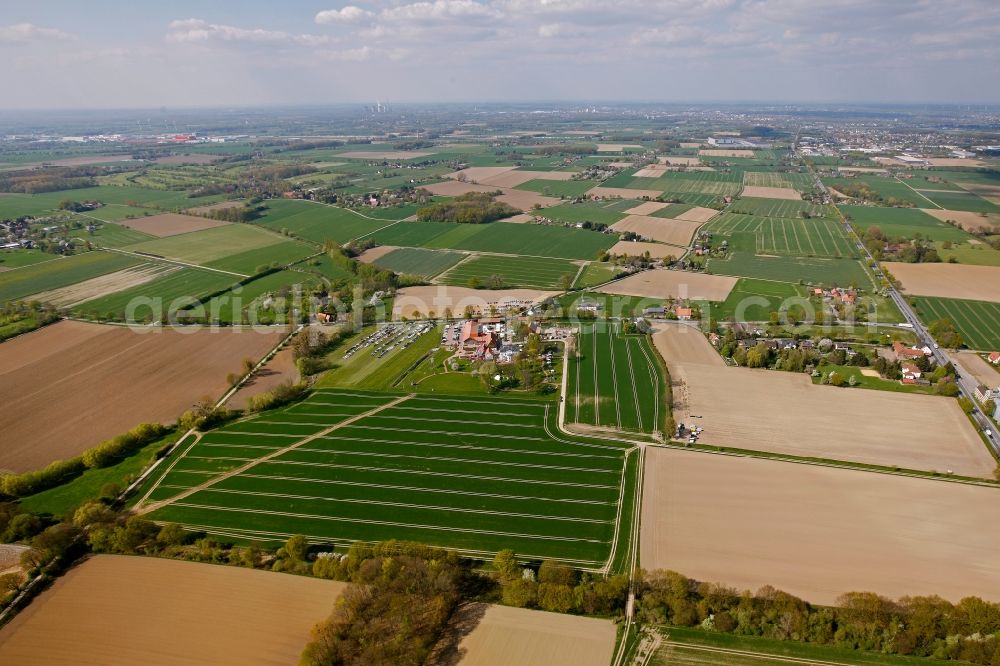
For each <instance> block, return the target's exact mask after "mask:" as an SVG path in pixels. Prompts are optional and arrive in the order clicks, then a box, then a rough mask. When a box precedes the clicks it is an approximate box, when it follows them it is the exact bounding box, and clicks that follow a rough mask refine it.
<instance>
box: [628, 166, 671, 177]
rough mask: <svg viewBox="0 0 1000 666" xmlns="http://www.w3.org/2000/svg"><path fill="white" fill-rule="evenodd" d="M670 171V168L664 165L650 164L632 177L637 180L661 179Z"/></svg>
mask: <svg viewBox="0 0 1000 666" xmlns="http://www.w3.org/2000/svg"><path fill="white" fill-rule="evenodd" d="M668 169H669V167H667V166H665V165H663V164H650V165H649V166H647V167H643V168H642V169H639V170H638V171H636V172H635V173H634V174H632V175H633V176H634V177H636V178H659V177H660V176H662V175H663V174H665V173H666V172H667V170H668Z"/></svg>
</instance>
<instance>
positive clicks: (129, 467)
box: [21, 432, 178, 517]
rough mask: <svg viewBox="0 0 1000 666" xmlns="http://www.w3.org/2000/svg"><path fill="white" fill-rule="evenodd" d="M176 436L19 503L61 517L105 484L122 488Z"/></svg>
mask: <svg viewBox="0 0 1000 666" xmlns="http://www.w3.org/2000/svg"><path fill="white" fill-rule="evenodd" d="M177 436H178V435H177V433H176V432H173V433H170V434H169V435H167V436H166V437H164V438H163V439H159V440H157V441H155V442H152V443H151V444H148V445H146V446H144V447H143V448H141V449H140V450H139V451H138V452H136V453H135V454H133V455H131V456H129V457H128V458H125V459H124V460H122V461H121V462H120V463H118V464H117V465H112V466H111V467H104V468H100V469H90V470H87V471H86V472H84V473H83V474H82V475H81V476H78V477H77V478H75V479H73V480H72V481H70V482H69V483H65V484H63V485H61V486H57V487H55V488H50V489H49V490H45V491H43V492H40V493H36V494H34V495H30V496H28V497H25V498H22V499H21V506H22V508H24V509H25V510H26V511H31V512H34V513H50V514H52V515H53V516H57V517H62V516H65V515H66V514H67V513H69V512H71V511H73V510H74V509H76V507H78V506H80V505H81V504H83V503H84V502H86V501H87V500H91V499H96V498H98V497H100V496H101V489H102V488H103V487H104V486H105V485H107V484H109V483H111V484H115V485H117V486H118V487H119V489H123V488H125V486H126V485H128V483H130V482H131V481H132V479H134V478H135V477H137V476H138V475H139V474H140V473H142V470H143V469H145V468H146V466H147V465H149V464H150V463H152V462H153V460H155V459H156V452H157V451H159V450H160V449H161V448H163V447H164V446H165V445H166V444H168V443H169V442H171V441H172V440H173V439H174V438H176V437H177Z"/></svg>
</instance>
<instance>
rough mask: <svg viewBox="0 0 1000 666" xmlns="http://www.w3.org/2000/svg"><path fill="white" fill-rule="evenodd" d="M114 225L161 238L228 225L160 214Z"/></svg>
mask: <svg viewBox="0 0 1000 666" xmlns="http://www.w3.org/2000/svg"><path fill="white" fill-rule="evenodd" d="M115 224H120V225H122V226H126V227H129V228H130V229H135V230H136V231H141V232H143V233H147V234H150V235H152V236H159V237H160V238H163V237H165V236H176V235H177V234H186V233H188V232H189V231H201V230H202V229H212V228H214V227H221V226H223V225H226V224H229V223H228V222H223V221H222V220H211V219H209V218H207V217H195V216H194V215H181V214H180V213H161V214H160V215H150V216H149V217H135V218H132V219H127V220H119V221H118V222H116V223H115Z"/></svg>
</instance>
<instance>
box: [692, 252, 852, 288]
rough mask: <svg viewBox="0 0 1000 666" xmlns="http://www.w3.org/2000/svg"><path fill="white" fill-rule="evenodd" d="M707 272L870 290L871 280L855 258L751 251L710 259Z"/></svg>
mask: <svg viewBox="0 0 1000 666" xmlns="http://www.w3.org/2000/svg"><path fill="white" fill-rule="evenodd" d="M708 272H710V273H714V274H715V275H732V276H734V277H749V278H760V279H763V280H775V281H777V282H792V283H798V282H800V281H801V282H803V283H805V284H815V285H822V286H831V287H832V286H842V287H846V286H850V285H851V284H855V285H857V286H859V287H863V288H866V289H867V288H870V287H871V280H870V279H869V278H868V275H867V274H866V273H865V270H864V268H863V267H862V266H861V263H860V262H859V261H857V260H856V259H821V258H816V257H761V256H756V255H754V254H752V253H750V252H733V253H731V254H730V255H729V257H727V258H726V259H710V260H709V262H708Z"/></svg>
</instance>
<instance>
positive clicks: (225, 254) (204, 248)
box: [125, 224, 309, 274]
mask: <svg viewBox="0 0 1000 666" xmlns="http://www.w3.org/2000/svg"><path fill="white" fill-rule="evenodd" d="M288 242H289V241H287V240H286V239H284V238H282V237H281V236H279V235H277V234H273V233H270V232H267V231H265V230H263V229H260V228H258V227H255V226H253V225H249V224H227V225H225V226H222V227H213V228H211V229H203V230H201V231H191V232H188V233H186V234H178V235H176V236H169V237H167V238H157V239H155V240H151V241H146V242H143V243H136V244H135V245H129V246H127V247H126V248H125V249H127V250H129V251H132V252H142V253H145V254H152V255H155V256H160V257H166V258H168V259H176V260H178V261H184V262H188V263H192V264H199V265H201V264H205V265H207V264H214V263H219V262H220V260H221V263H223V264H226V265H228V264H229V263H230V262H232V261H233V260H236V261H235V263H237V264H239V266H240V267H243V268H246V267H247V265H249V264H250V263H254V262H244V261H242V260H239V259H238V257H239V256H240V255H241V254H242V253H246V252H250V251H252V250H260V249H261V248H267V247H269V246H276V245H279V244H286V243H288ZM301 249H302V251H301V253H299V255H298V258H302V257H304V256H305V255H307V254H309V248H308V247H306V246H304V245H302V246H301ZM254 259H255V262H256V263H264V262H261V261H260V259H261V257H260V256H255V257H254ZM223 270H232V269H230V268H224V269H223ZM235 272H238V273H244V274H249V273H251V272H253V266H250V267H249V270H245V271H235Z"/></svg>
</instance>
